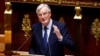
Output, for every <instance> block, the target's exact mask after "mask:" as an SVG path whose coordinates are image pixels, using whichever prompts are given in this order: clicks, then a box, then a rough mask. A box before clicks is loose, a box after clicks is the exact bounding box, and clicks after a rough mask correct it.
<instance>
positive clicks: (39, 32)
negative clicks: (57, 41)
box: [36, 24, 43, 49]
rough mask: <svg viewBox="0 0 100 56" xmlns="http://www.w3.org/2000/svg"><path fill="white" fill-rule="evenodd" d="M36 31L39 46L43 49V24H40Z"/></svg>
mask: <svg viewBox="0 0 100 56" xmlns="http://www.w3.org/2000/svg"><path fill="white" fill-rule="evenodd" d="M36 33H37V35H36V36H37V37H36V39H37V43H38V45H39V47H40V48H42V49H43V37H42V25H41V24H39V26H38V27H37V32H36Z"/></svg>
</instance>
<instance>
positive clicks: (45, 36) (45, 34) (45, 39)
mask: <svg viewBox="0 0 100 56" xmlns="http://www.w3.org/2000/svg"><path fill="white" fill-rule="evenodd" d="M43 39H44V48H45V49H47V27H44V38H43Z"/></svg>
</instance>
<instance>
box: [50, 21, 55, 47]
mask: <svg viewBox="0 0 100 56" xmlns="http://www.w3.org/2000/svg"><path fill="white" fill-rule="evenodd" d="M53 24H55V23H54V21H53V23H52V25H53ZM53 31H54V30H53V26H52V27H51V32H50V36H49V44H50V46H53V44H54V42H55V39H56V37H55V36H56V35H55V33H54V32H53Z"/></svg>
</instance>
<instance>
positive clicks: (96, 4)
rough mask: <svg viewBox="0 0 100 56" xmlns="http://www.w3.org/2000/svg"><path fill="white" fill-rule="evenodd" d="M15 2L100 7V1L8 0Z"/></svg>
mask: <svg viewBox="0 0 100 56" xmlns="http://www.w3.org/2000/svg"><path fill="white" fill-rule="evenodd" d="M6 1H10V2H15V3H31V4H40V3H47V4H50V5H60V6H80V7H91V8H100V2H92V1H91V2H85V1H84V2H82V1H67V0H52V1H51V0H17V1H16V0H6Z"/></svg>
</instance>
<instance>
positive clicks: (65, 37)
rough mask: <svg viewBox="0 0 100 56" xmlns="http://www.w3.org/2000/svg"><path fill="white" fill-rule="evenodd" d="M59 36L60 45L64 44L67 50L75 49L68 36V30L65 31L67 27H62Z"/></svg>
mask: <svg viewBox="0 0 100 56" xmlns="http://www.w3.org/2000/svg"><path fill="white" fill-rule="evenodd" d="M61 34H62V36H63V39H62V44H64V45H65V46H66V47H67V48H68V49H70V50H74V49H75V46H74V42H73V40H72V39H71V36H70V34H69V32H68V30H67V26H66V25H64V26H62V28H61Z"/></svg>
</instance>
